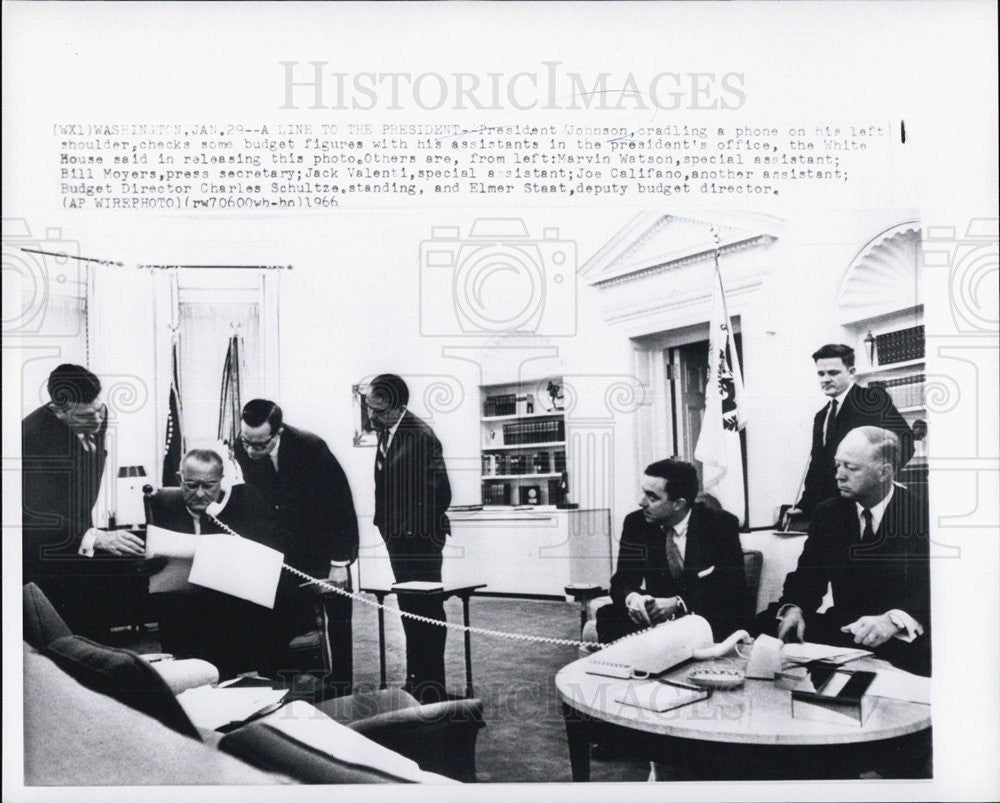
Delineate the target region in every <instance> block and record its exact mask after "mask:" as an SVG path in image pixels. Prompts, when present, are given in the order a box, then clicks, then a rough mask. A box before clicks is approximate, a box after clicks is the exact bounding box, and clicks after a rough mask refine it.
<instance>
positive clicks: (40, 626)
mask: <svg viewBox="0 0 1000 803" xmlns="http://www.w3.org/2000/svg"><path fill="white" fill-rule="evenodd" d="M21 600H22V603H23V608H24V640H25V641H27V642H28V644H30V645H31V646H32V647H34V648H35V649H36V650H40V649H42V648H43V647H45V646H46V645H48V644H49V643H50V642H52V641H55V640H56V639H58V638H64V637H65V636H72V635H73V632H72V631H71V630H70V629H69V627H68V626H67V625H66V623H65V622H64V621H63V619H62V617H61V616H60V615H59V612H58V611H56V609H55V608H54V607H52V603H51V602H49V600H48V597H46V596H45V594H44V593H42V589H40V588H39V587H38V586H36V585H35V584H34V583H27V584H26V585H25V586H24V588H23V589H22V590H21Z"/></svg>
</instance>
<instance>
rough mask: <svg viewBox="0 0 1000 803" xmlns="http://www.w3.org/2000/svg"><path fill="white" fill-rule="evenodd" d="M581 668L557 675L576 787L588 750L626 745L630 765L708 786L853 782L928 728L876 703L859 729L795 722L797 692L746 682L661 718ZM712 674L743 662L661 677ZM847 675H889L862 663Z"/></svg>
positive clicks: (904, 707) (914, 711) (614, 683)
mask: <svg viewBox="0 0 1000 803" xmlns="http://www.w3.org/2000/svg"><path fill="white" fill-rule="evenodd" d="M585 661H586V659H585V658H584V659H580V660H578V661H574V662H573V663H571V664H569V665H568V666H566V667H564V668H563V669H562V670H560V671H559V673H558V674H557V675H556V689H557V692H558V694H559V697H560V699H561V700H562V704H563V715H564V717H565V720H566V736H567V740H568V742H569V753H570V763H571V766H572V770H573V780H574V781H586V780H589V779H590V744H591V743H592V742H596V741H600V742H602V743H611V742H616V743H621V744H622V746H623V747H624V749H625V751H627V754H628V755H635V756H636V757H638V758H648V759H649V760H651V761H665V762H669V763H671V764H675V765H681V766H683V767H684V768H685V769H686V770H687V771H688V772H689V773H690V774H691V775H692V776H694V777H701V778H704V779H706V780H721V779H723V778H724V779H737V778H770V779H783V780H788V779H792V778H799V777H806V778H838V777H846V778H851V777H855V778H856V777H857V776H858V775H859V774H860V772H862V771H864V770H866V769H871V768H872V767H875V766H879V765H880V763H879V762H880V760H881V761H885V760H886V757H887V755H888V756H890V757H891V756H892V755H894V754H896V753H897V752H898V751H901V750H911V751H912V750H913V746H912V745H910V744H909V742H910V741H913V742H917V741H919V738H921V731H925V730H926V729H928V728H929V727H930V724H931V716H930V706H926V705H919V704H917V703H903V702H898V701H895V700H887V699H880V700H878V702H877V704H876V706H875V709H874V711H873V712H872V713H871V714H870V716H869V717H868V720H867V721H866V722H865V724H864V725H863V726H859V725H831V724H826V723H820V722H813V721H809V720H803V719H793V718H792V715H791V692H789V691H786V690H783V689H779V688H778V687H777V686H775V684H774V682H773V681H767V680H747V681H746V683H745V685H744V686H743V687H742V688H740V689H736V690H734V691H716V692H715V693H714V694H713V695H712V696H711V697H710V698H708V699H707V700H704V701H702V702H700V703H695V704H692V705H688V706H685V707H682V708H676V709H674V710H672V711H665V712H663V713H660V714H658V713H655V712H653V711H648V710H646V709H643V708H637V707H635V706H630V705H623V704H621V703H617V702H615V695H616V692H617V691H619V690H621V689H624V688H625V687H626V685H627V684H628V683H629V681H626V680H617V679H615V678H608V677H602V676H600V675H590V674H587V673H586V672H585V671H584V666H585ZM708 665H712V666H719V667H724V668H730V669H741V670H742V669H743V668H744V667H745V665H746V661H745V660H744V659H741V658H736V657H727V658H721V659H717V660H715V661H703V662H689V663H687V664H683V665H681V666H679V667H676V668H674V669H673V670H671V671H670V672H668V673H666V675H665V676H664V677H667V678H670V679H673V680H684V679H685V678H686V676H687V673H688V672H689V671H691V669H693V668H695V667H704V666H708ZM848 666H849V667H850V668H851V669H874V670H877V669H879V668H886V667H888V666H889V665H888V664H886V663H885V662H884V661H881V660H878V659H875V658H865V659H862V660H859V661H853V662H851V663H850V664H848ZM923 737H926V734H924V735H923ZM900 755H906V754H905V753H900Z"/></svg>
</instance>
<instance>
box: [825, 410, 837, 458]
mask: <svg viewBox="0 0 1000 803" xmlns="http://www.w3.org/2000/svg"><path fill="white" fill-rule="evenodd" d="M836 420H837V400H836V399H834V400H833V401H831V402H830V411H829V412H828V413H827V414H826V426H824V427H823V445H824V446H826V444H827V441H828V440H829V438H830V428H831V427H832V426H833V422H834V421H836Z"/></svg>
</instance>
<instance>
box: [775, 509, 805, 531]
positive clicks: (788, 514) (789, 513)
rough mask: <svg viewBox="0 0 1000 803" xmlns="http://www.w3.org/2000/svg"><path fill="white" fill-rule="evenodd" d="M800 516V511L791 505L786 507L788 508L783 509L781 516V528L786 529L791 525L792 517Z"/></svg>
mask: <svg viewBox="0 0 1000 803" xmlns="http://www.w3.org/2000/svg"><path fill="white" fill-rule="evenodd" d="M801 517H802V511H801V510H800V509H799V508H797V507H795V506H794V505H793V506H792V507H790V508H788V510H786V511H785V515H784V516H782V517H781V522H780V524H781V529H783V530H787V529H788V528H789V527H791V526H792V520H793V519H797V518H801Z"/></svg>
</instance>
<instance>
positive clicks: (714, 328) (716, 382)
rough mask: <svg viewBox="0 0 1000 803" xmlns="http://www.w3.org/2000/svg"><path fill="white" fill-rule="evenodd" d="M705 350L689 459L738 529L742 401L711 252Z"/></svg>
mask: <svg viewBox="0 0 1000 803" xmlns="http://www.w3.org/2000/svg"><path fill="white" fill-rule="evenodd" d="M710 327H711V328H710V333H709V344H708V385H707V386H706V388H705V416H704V418H703V419H702V422H701V434H700V435H699V436H698V444H697V446H695V450H694V456H695V458H696V459H697V460H699V461H701V464H702V486H703V489H704V491H705V493H708V494H711V495H712V496H714V497H715V498H716V499H718V500H719V504H721V505H722V507H723V508H725V509H726V510H728V511H729V512H730V513H732V514H733V515H735V516H736V518H738V519H739V520H740V524H743V523H744V518H745V515H744V514H745V510H746V498H745V495H744V492H743V450H742V447H741V446H740V430H742V429H743V428H744V427H745V426H746V422H747V411H746V403H745V402H746V399H745V394H744V391H743V374H742V372H741V371H740V362H739V358H738V357H737V355H736V344H735V343H734V342H733V333H732V328H731V324H730V319H729V313H728V310H727V309H726V294H725V290H724V289H723V286H722V272H721V271H720V270H719V252H718V248H716V252H715V271H714V275H713V278H712V320H711V324H710Z"/></svg>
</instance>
